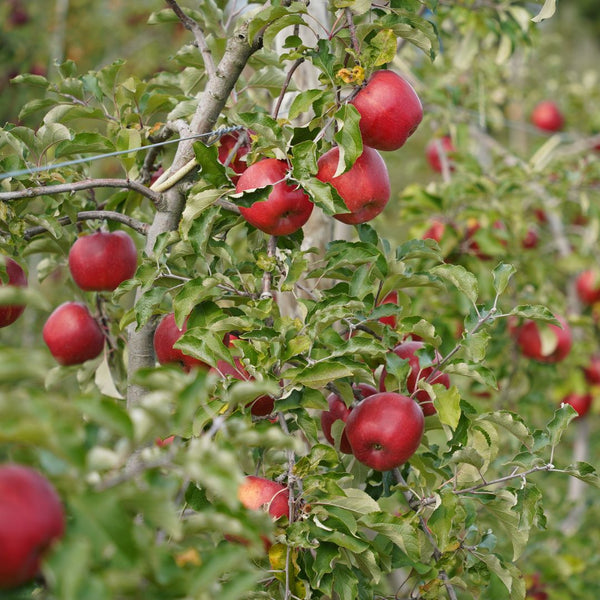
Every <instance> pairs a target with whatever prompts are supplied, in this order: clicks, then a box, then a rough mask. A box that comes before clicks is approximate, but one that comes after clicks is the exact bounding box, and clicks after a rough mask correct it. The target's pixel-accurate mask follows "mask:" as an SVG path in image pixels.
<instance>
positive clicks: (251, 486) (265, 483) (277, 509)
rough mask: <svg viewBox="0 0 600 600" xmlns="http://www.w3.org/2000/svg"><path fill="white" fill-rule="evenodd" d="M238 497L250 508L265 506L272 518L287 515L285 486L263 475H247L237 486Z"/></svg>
mask: <svg viewBox="0 0 600 600" xmlns="http://www.w3.org/2000/svg"><path fill="white" fill-rule="evenodd" d="M238 499H239V501H240V502H241V503H242V504H243V505H244V506H245V507H246V508H248V509H250V510H258V509H259V508H262V507H265V508H266V509H267V510H268V512H269V514H270V515H271V516H272V517H273V518H274V519H279V518H280V517H283V516H284V515H287V514H288V511H289V504H288V503H289V493H288V489H287V487H285V485H282V484H281V483H277V482H276V481H272V480H270V479H265V478H264V477H256V476H255V475H248V476H247V477H246V479H245V480H244V482H243V483H242V484H241V485H240V487H239V488H238Z"/></svg>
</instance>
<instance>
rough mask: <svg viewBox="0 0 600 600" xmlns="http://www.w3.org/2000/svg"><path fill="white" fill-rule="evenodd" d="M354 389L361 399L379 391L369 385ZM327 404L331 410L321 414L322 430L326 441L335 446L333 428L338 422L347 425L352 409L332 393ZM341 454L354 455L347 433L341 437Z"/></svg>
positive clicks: (361, 385)
mask: <svg viewBox="0 0 600 600" xmlns="http://www.w3.org/2000/svg"><path fill="white" fill-rule="evenodd" d="M352 387H353V388H354V390H355V392H357V393H358V394H360V395H361V399H364V398H368V397H369V396H372V395H373V394H376V393H377V390H376V389H375V388H374V387H373V386H372V385H369V384H368V383H358V384H356V385H354V386H352ZM327 404H328V405H329V410H324V411H323V412H322V413H321V429H322V430H323V435H324V436H325V439H326V440H327V441H328V442H329V443H330V444H332V445H333V444H334V443H335V441H334V439H333V435H332V434H331V428H332V426H333V424H334V423H335V422H336V421H338V420H339V421H343V422H344V423H345V422H346V420H347V419H348V415H349V414H350V413H351V412H352V407H351V406H346V403H345V402H344V400H343V399H342V398H341V397H340V396H338V395H337V394H334V393H331V394H329V396H327ZM340 452H343V453H344V454H352V448H351V447H350V442H349V441H348V437H347V436H346V432H345V431H342V435H341V437H340Z"/></svg>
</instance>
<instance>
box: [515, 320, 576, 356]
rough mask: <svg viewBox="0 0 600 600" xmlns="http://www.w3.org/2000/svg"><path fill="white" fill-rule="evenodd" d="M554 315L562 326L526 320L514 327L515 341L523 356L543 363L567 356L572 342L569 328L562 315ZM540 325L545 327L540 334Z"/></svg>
mask: <svg viewBox="0 0 600 600" xmlns="http://www.w3.org/2000/svg"><path fill="white" fill-rule="evenodd" d="M555 316H556V318H557V320H558V321H559V322H560V324H561V325H562V327H558V326H557V325H553V324H546V323H544V324H538V323H536V322H535V321H532V320H527V321H525V322H524V323H523V324H522V325H521V326H520V327H518V328H516V329H515V332H514V335H515V336H516V342H517V345H518V346H519V348H520V349H521V352H522V354H523V355H524V356H527V357H529V358H533V359H534V360H537V361H539V362H544V363H555V362H559V361H561V360H563V359H565V358H566V357H567V355H568V354H569V352H570V351H571V346H572V344H573V337H572V334H571V329H570V327H569V325H568V324H567V322H566V321H565V320H564V318H563V317H561V316H558V315H555ZM540 327H544V328H545V332H544V333H543V334H540ZM542 335H544V336H545V338H546V339H545V340H542ZM543 341H545V343H542V342H543Z"/></svg>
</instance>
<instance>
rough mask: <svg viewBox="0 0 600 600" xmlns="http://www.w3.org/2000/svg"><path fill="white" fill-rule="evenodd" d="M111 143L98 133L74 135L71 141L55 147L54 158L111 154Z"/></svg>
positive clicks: (112, 148)
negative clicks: (86, 154)
mask: <svg viewBox="0 0 600 600" xmlns="http://www.w3.org/2000/svg"><path fill="white" fill-rule="evenodd" d="M114 149H115V147H114V145H113V143H112V142H111V141H110V140H109V139H108V138H106V137H104V136H103V135H100V134H99V133H76V134H75V135H74V136H73V139H71V140H65V141H63V142H60V143H59V144H57V146H56V151H55V156H56V158H60V157H61V156H71V155H73V154H85V153H90V152H91V153H94V154H102V153H103V152H113V151H114Z"/></svg>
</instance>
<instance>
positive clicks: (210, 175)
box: [194, 142, 231, 188]
mask: <svg viewBox="0 0 600 600" xmlns="http://www.w3.org/2000/svg"><path fill="white" fill-rule="evenodd" d="M194 155H195V156H196V160H197V161H198V164H199V165H200V175H201V177H202V179H204V180H205V181H206V182H207V183H208V184H210V185H211V186H213V187H215V188H222V187H225V188H228V187H231V181H230V180H229V177H227V170H226V168H225V167H224V166H223V164H222V163H221V162H219V150H218V148H217V146H216V145H214V144H213V145H211V146H206V145H205V144H203V143H202V142H196V143H195V144H194Z"/></svg>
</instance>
